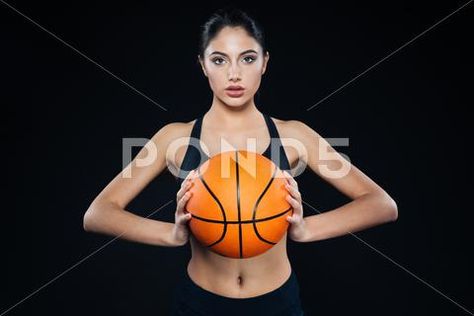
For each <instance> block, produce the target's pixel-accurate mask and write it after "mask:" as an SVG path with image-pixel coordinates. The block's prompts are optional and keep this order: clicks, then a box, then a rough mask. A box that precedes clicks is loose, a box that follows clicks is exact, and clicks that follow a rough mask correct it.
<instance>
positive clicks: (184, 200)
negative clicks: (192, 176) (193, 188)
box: [176, 192, 192, 213]
mask: <svg viewBox="0 0 474 316" xmlns="http://www.w3.org/2000/svg"><path fill="white" fill-rule="evenodd" d="M191 194H192V193H191V192H186V193H185V194H184V195H183V197H182V198H181V199H180V200H179V202H178V205H177V207H176V212H177V213H182V212H183V209H184V207H185V206H186V203H187V202H188V201H189V199H190V198H191Z"/></svg>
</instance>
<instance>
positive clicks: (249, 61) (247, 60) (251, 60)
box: [244, 56, 255, 64]
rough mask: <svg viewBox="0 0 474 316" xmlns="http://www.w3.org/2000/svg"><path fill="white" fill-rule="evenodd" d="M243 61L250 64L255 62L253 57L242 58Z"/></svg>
mask: <svg viewBox="0 0 474 316" xmlns="http://www.w3.org/2000/svg"><path fill="white" fill-rule="evenodd" d="M244 60H245V61H246V62H248V63H249V64H250V63H252V62H253V61H254V60H255V58H254V57H253V56H246V57H244Z"/></svg>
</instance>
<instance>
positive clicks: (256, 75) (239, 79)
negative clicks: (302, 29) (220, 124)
mask: <svg viewBox="0 0 474 316" xmlns="http://www.w3.org/2000/svg"><path fill="white" fill-rule="evenodd" d="M268 59H269V54H268V53H267V54H266V55H265V56H264V55H263V52H262V49H261V47H260V45H259V43H258V42H257V41H256V40H255V39H254V38H253V37H252V36H249V35H248V34H247V32H246V31H245V29H243V28H241V27H224V28H223V29H222V30H221V31H220V32H219V33H218V34H217V35H216V36H215V37H214V38H213V39H212V40H211V41H210V42H209V45H208V46H207V48H206V50H205V52H204V56H199V62H200V63H201V67H202V69H203V71H204V74H205V75H206V77H208V79H209V85H210V87H211V89H212V91H213V92H214V96H215V97H217V98H219V99H220V100H222V101H223V102H224V103H225V104H228V105H234V106H239V105H242V104H244V103H246V102H248V101H249V100H250V99H252V98H253V96H254V94H255V93H256V92H257V90H258V88H259V86H260V81H261V77H262V75H263V73H264V72H265V69H266V66H267V62H268ZM229 86H241V87H243V90H241V91H235V90H234V91H229V90H226V89H227V88H228V87H229Z"/></svg>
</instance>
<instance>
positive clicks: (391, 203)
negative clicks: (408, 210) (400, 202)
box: [384, 196, 398, 222]
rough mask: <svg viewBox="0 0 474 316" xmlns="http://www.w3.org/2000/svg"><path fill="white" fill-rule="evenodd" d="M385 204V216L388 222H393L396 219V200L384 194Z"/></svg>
mask: <svg viewBox="0 0 474 316" xmlns="http://www.w3.org/2000/svg"><path fill="white" fill-rule="evenodd" d="M384 199H385V204H386V205H387V207H386V209H387V214H388V215H387V218H388V220H389V221H390V222H394V221H396V220H397V219H398V206H397V202H395V200H394V199H392V198H391V197H390V196H386V197H385V198H384Z"/></svg>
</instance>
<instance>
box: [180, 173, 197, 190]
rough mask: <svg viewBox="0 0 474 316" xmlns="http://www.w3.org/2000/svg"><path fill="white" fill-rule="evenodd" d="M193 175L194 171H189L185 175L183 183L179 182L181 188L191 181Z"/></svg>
mask: <svg viewBox="0 0 474 316" xmlns="http://www.w3.org/2000/svg"><path fill="white" fill-rule="evenodd" d="M194 173H195V171H194V170H191V171H190V172H189V173H188V174H187V175H186V177H185V178H184V180H183V182H181V187H183V186H184V185H186V183H188V182H189V181H190V180H192V179H193V175H194Z"/></svg>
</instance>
